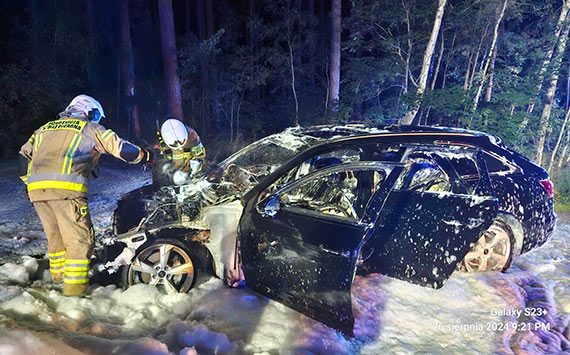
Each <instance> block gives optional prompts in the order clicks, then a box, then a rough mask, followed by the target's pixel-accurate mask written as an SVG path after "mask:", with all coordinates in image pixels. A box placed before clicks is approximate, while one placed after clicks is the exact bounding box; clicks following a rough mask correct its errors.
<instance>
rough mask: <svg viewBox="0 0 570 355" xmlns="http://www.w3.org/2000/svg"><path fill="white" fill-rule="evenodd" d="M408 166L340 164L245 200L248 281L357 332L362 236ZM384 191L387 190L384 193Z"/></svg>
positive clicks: (243, 236) (242, 242)
mask: <svg viewBox="0 0 570 355" xmlns="http://www.w3.org/2000/svg"><path fill="white" fill-rule="evenodd" d="M402 169H403V168H402V167H396V168H392V167H388V166H386V165H385V164H380V163H349V164H338V165H335V166H332V167H328V168H325V169H322V170H319V171H316V172H314V173H311V174H309V175H307V176H305V177H303V178H301V179H299V180H298V181H296V182H293V183H291V184H289V185H287V186H285V187H283V188H282V189H280V190H279V191H277V192H276V193H272V194H268V195H267V196H264V194H263V192H261V193H260V194H258V195H257V196H254V197H253V198H251V199H250V200H249V201H247V203H246V207H245V210H244V214H243V215H242V218H241V221H240V231H239V241H240V253H241V261H242V266H243V271H244V275H245V279H246V282H247V285H248V286H249V287H250V288H252V289H253V290H255V291H257V292H259V293H261V294H263V295H266V296H268V297H270V298H272V299H275V300H277V301H279V302H282V303H283V304H285V305H287V306H289V307H291V308H293V309H295V310H297V311H300V312H302V313H304V314H306V315H308V316H309V317H311V318H314V319H316V320H318V321H320V322H322V323H324V324H327V325H328V326H330V327H332V328H336V329H339V330H341V331H342V332H344V333H346V334H349V335H352V332H353V325H354V317H353V314H352V302H351V296H350V290H351V286H352V281H353V277H354V274H355V269H356V263H357V261H358V257H359V254H360V246H361V242H362V240H363V239H366V238H367V235H368V234H369V233H370V232H371V231H372V230H373V228H372V226H373V225H374V222H375V220H376V218H377V216H378V213H379V210H378V209H369V208H367V207H368V204H369V201H370V200H371V199H372V197H373V196H380V197H379V198H380V199H382V198H384V199H385V197H386V196H387V194H388V191H389V190H390V189H391V187H392V186H393V185H394V183H395V181H396V179H397V176H398V175H399V173H400V172H401V171H402ZM382 196H384V197H382Z"/></svg>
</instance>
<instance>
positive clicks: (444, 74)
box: [441, 31, 457, 89]
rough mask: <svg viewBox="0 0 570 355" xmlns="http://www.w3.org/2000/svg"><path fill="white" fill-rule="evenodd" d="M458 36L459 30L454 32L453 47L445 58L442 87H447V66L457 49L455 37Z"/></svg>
mask: <svg viewBox="0 0 570 355" xmlns="http://www.w3.org/2000/svg"><path fill="white" fill-rule="evenodd" d="M456 38H457V31H455V32H454V33H453V40H452V41H451V49H450V50H449V52H448V53H447V57H446V59H445V69H444V70H443V80H442V82H441V88H442V89H445V82H446V80H447V68H448V67H449V61H450V60H451V56H452V55H453V52H454V51H455V39H456Z"/></svg>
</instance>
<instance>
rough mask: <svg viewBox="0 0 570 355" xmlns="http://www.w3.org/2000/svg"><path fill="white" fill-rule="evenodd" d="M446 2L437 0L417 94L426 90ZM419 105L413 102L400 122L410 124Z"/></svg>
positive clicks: (419, 94)
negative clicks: (412, 105) (437, 3)
mask: <svg viewBox="0 0 570 355" xmlns="http://www.w3.org/2000/svg"><path fill="white" fill-rule="evenodd" d="M446 3H447V0H439V5H438V7H437V12H436V14H435V21H434V23H433V28H432V31H431V36H430V38H429V41H428V44H427V47H426V51H425V52H424V59H423V63H422V71H421V72H420V80H419V86H418V90H417V95H418V96H421V95H422V94H423V93H424V91H425V90H426V85H427V77H428V71H429V68H430V65H431V58H432V56H433V50H434V49H435V43H436V42H437V36H438V34H439V29H440V27H441V21H442V19H443V14H444V11H445V4H446ZM419 107H420V101H419V100H418V101H417V102H416V103H415V104H414V107H413V108H412V109H411V110H409V111H408V113H407V114H406V116H404V117H403V119H402V124H407V125H409V124H411V123H412V122H413V121H414V118H415V117H416V114H417V113H418V110H419Z"/></svg>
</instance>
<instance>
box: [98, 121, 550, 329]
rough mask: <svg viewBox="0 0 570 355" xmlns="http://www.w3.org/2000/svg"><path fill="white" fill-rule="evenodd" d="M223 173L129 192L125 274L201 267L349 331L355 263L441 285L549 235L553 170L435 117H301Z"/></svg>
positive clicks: (120, 227)
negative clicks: (349, 120)
mask: <svg viewBox="0 0 570 355" xmlns="http://www.w3.org/2000/svg"><path fill="white" fill-rule="evenodd" d="M218 172H219V173H218V174H214V175H215V176H212V175H211V174H210V175H204V176H201V177H197V178H195V179H193V180H192V181H189V182H188V184H186V185H183V186H170V187H163V188H161V189H160V190H159V191H153V190H152V187H150V186H147V187H143V188H141V189H139V190H135V191H133V192H131V193H130V194H128V195H126V196H125V197H124V198H122V199H121V200H120V201H119V204H118V208H117V210H116V213H115V217H114V218H115V221H114V226H115V229H116V230H115V232H116V233H117V234H119V239H118V240H119V241H120V243H122V244H121V245H124V250H123V252H122V253H121V255H119V256H118V257H117V258H116V259H115V260H114V261H110V262H108V263H107V267H108V268H111V269H112V268H117V267H119V266H120V267H122V268H123V279H124V281H125V283H126V284H127V285H133V284H136V283H148V284H153V285H156V286H158V287H163V288H165V289H166V290H167V291H169V292H186V291H188V290H189V289H190V288H191V287H192V286H193V284H194V282H195V280H196V278H197V277H198V276H199V273H200V272H208V270H209V271H210V272H213V273H214V274H215V275H216V276H218V277H220V278H224V279H226V280H229V281H230V283H232V282H234V281H239V280H242V279H245V282H246V284H247V286H248V287H249V288H251V289H252V290H254V291H256V292H258V293H260V294H263V295H266V296H268V297H270V298H272V299H275V300H277V301H279V302H282V303H283V304H285V305H287V306H289V307H291V308H293V309H295V310H298V311H300V312H302V313H304V314H306V315H308V316H310V317H312V318H314V319H316V320H318V321H321V322H323V323H324V324H327V325H328V326H330V327H333V328H336V329H339V330H341V331H343V332H345V333H347V334H352V328H353V324H354V318H353V315H352V305H351V295H350V290H351V286H352V282H353V279H354V276H355V274H356V273H359V274H362V275H366V274H369V273H381V274H384V275H387V276H391V277H395V278H399V279H402V280H405V281H409V282H412V283H416V284H419V285H422V286H427V287H433V288H439V287H442V286H443V284H444V283H445V282H446V281H447V280H448V278H449V277H450V275H451V274H452V273H453V272H454V271H455V270H457V269H461V270H463V271H470V272H472V271H486V270H496V271H504V270H506V269H507V268H508V267H509V266H510V264H511V262H512V259H513V257H516V256H517V255H519V254H521V253H524V252H527V251H529V250H531V249H532V248H533V247H536V246H539V245H542V244H543V243H545V242H546V241H547V240H548V239H549V237H550V236H551V235H552V232H553V228H554V224H555V220H556V215H555V214H554V212H553V197H552V184H551V183H550V180H549V177H548V174H547V173H546V171H545V170H544V169H542V168H540V167H538V166H536V165H535V164H533V163H532V162H530V161H529V160H528V159H526V158H524V157H523V156H521V155H520V154H518V153H516V152H513V151H511V150H509V149H507V148H506V147H505V146H504V145H503V144H502V143H501V141H500V140H499V139H498V138H496V137H493V136H489V135H486V134H483V133H479V132H473V131H466V130H456V129H447V128H431V127H402V126H378V125H366V124H352V125H344V126H319V127H310V128H292V129H288V130H286V131H285V132H282V133H280V134H276V135H272V136H269V137H266V138H264V139H261V140H260V141H257V142H255V143H253V144H251V145H249V146H247V147H245V148H244V149H242V150H241V151H239V152H237V153H235V154H234V155H232V156H230V157H229V158H227V159H226V160H224V161H223V162H222V163H220V165H219V169H218Z"/></svg>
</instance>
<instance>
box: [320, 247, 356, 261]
mask: <svg viewBox="0 0 570 355" xmlns="http://www.w3.org/2000/svg"><path fill="white" fill-rule="evenodd" d="M319 249H320V250H322V251H324V252H325V253H329V254H332V255H334V256H342V257H345V258H347V259H348V258H350V251H345V250H343V251H342V252H340V251H336V250H330V249H327V248H325V247H324V246H323V245H322V244H321V245H319Z"/></svg>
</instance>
